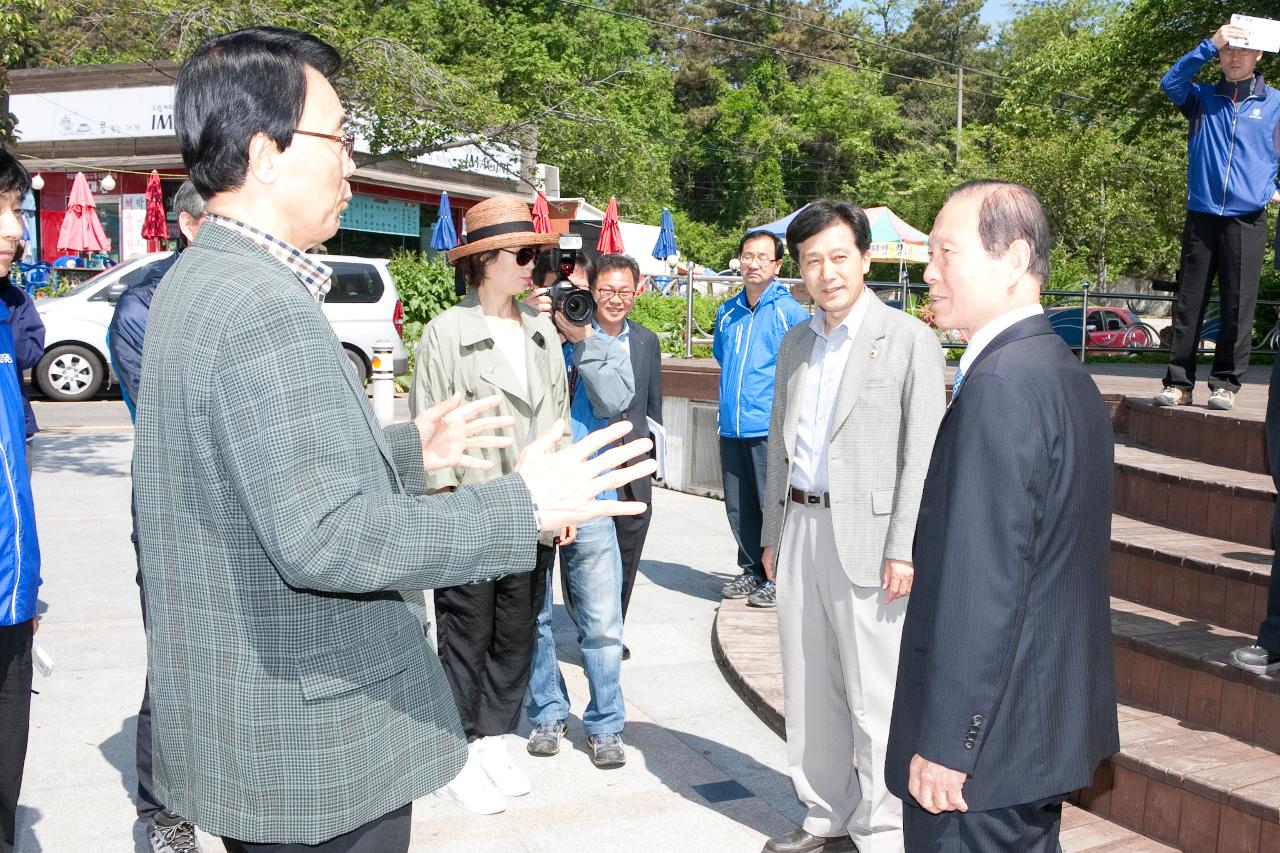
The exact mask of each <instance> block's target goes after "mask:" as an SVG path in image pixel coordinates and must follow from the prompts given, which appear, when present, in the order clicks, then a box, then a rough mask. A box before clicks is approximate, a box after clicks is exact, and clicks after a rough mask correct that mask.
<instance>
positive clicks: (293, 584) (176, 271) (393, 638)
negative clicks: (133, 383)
mask: <svg viewBox="0 0 1280 853" xmlns="http://www.w3.org/2000/svg"><path fill="white" fill-rule="evenodd" d="M425 485H426V484H425V481H424V477H423V472H422V457H421V448H420V445H419V442H418V440H417V431H416V429H415V428H414V427H413V426H412V425H411V424H403V425H399V426H396V427H391V428H388V429H386V430H383V429H382V428H380V427H379V426H378V423H377V421H376V420H375V419H374V416H373V413H372V411H371V409H370V407H369V404H368V400H367V398H366V396H365V393H364V389H362V388H361V387H360V386H359V385H358V384H357V382H356V379H355V376H354V372H353V371H352V370H351V369H350V368H349V367H348V366H347V360H346V358H345V356H344V354H343V351H342V347H341V345H340V344H339V342H338V340H337V338H336V337H335V336H334V334H333V331H332V329H331V328H330V326H329V324H328V323H327V322H326V320H325V318H324V315H323V314H322V313H321V310H320V306H319V305H318V304H317V303H316V302H315V301H314V300H313V299H312V297H311V296H310V295H309V294H308V293H307V291H306V290H305V289H304V288H303V286H302V284H301V283H300V282H299V281H298V279H297V278H296V277H295V276H294V275H293V273H292V272H290V270H289V269H288V268H287V267H286V266H285V265H284V264H283V263H282V262H281V261H279V260H277V259H275V258H273V257H271V256H270V255H269V254H268V253H266V252H265V251H263V250H262V249H261V248H258V247H256V246H254V245H252V244H250V243H249V242H247V241H246V240H244V239H243V238H242V237H239V236H237V235H235V234H233V233H232V232H231V231H229V230H227V229H224V228H220V227H219V226H217V225H216V224H214V223H208V224H206V225H205V227H204V228H202V229H201V230H200V234H199V237H198V238H197V239H196V241H195V243H194V245H192V246H191V247H190V248H189V249H188V250H187V251H185V252H183V254H182V257H181V258H180V259H179V260H178V262H177V263H176V264H175V265H174V268H173V269H172V270H171V271H170V272H169V274H168V275H166V276H165V278H164V280H163V282H162V283H161V285H160V287H159V288H158V291H157V293H156V297H155V301H154V302H153V304H152V308H151V316H150V320H149V328H148V330H147V337H146V347H145V351H144V353H143V364H142V381H141V386H140V391H139V400H138V421H137V440H136V446H135V449H134V495H135V499H136V501H137V512H138V527H139V537H140V540H141V549H142V573H143V578H144V587H145V590H146V596H147V608H148V612H147V617H148V623H147V628H148V631H147V639H148V668H149V678H150V687H151V700H152V706H153V714H154V718H153V731H154V750H155V756H154V760H155V770H154V772H155V783H156V793H157V794H158V795H159V798H160V800H161V801H162V802H164V803H165V804H166V805H167V806H168V807H169V808H170V809H172V810H173V811H176V812H178V813H179V814H182V815H184V816H186V817H188V818H190V819H192V820H194V821H195V822H196V823H197V824H199V825H200V826H201V827H202V828H203V829H205V830H207V831H208V832H211V833H213V834H215V835H222V836H227V837H231V838H235V839H238V840H241V841H251V842H290V843H304V844H315V843H318V842H320V841H324V840H326V839H329V838H332V837H334V836H337V835H340V834H342V833H345V832H347V831H349V830H351V829H353V828H355V827H357V826H359V825H361V824H363V823H366V822H368V821H370V820H373V819H375V818H377V817H380V816H381V815H383V814H385V813H387V812H389V811H392V810H394V809H396V808H399V807H400V806H402V805H404V804H405V803H408V802H410V801H411V800H413V799H415V798H417V797H421V796H423V795H424V794H426V793H428V792H430V791H432V790H434V789H436V788H438V787H440V786H441V785H443V784H445V783H447V782H448V781H449V780H450V779H451V778H452V777H453V776H454V775H456V773H457V772H458V770H459V769H460V768H461V766H462V764H463V761H464V758H465V752H466V749H465V746H466V745H465V741H464V739H463V737H462V734H461V730H460V728H459V724H458V716H457V712H456V710H455V709H454V704H453V699H452V696H451V694H450V691H449V687H448V685H447V683H446V682H445V679H444V674H443V671H442V670H441V668H440V662H439V659H438V658H437V657H436V655H435V654H434V652H433V651H432V649H431V647H430V645H429V644H428V643H427V639H426V636H425V631H424V625H425V623H424V606H423V598H422V593H421V592H420V590H422V589H425V588H431V587H435V586H454V585H458V584H465V583H468V582H472V581H475V580H477V579H479V578H481V577H485V576H496V575H501V574H505V573H508V572H512V571H528V570H529V569H531V568H532V567H533V563H534V550H535V543H536V542H537V530H536V529H535V526H534V520H533V512H532V505H531V503H530V500H529V495H528V491H527V490H526V489H525V488H524V485H523V482H522V481H521V480H520V479H519V478H518V477H517V476H510V477H504V478H501V479H498V480H494V481H492V482H490V483H486V484H484V485H482V486H476V487H469V488H464V489H461V490H459V491H458V492H457V493H455V494H454V495H451V496H441V497H426V496H424V495H423V493H424V491H425Z"/></svg>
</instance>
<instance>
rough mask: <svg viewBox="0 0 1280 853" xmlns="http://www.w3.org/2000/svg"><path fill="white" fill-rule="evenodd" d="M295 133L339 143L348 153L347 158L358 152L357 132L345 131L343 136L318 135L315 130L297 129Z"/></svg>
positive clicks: (294, 130)
mask: <svg viewBox="0 0 1280 853" xmlns="http://www.w3.org/2000/svg"><path fill="white" fill-rule="evenodd" d="M293 132H294V133H301V134H302V135H303V136H314V137H316V138H317V139H328V140H329V141H330V142H337V143H338V144H339V145H341V146H342V150H343V151H345V152H347V156H348V157H351V156H354V154H355V150H356V132H355V131H354V130H344V131H343V132H342V135H341V136H339V135H336V134H333V133H316V132H315V131H314V130H302V129H301V128H297V127H295V128H294V129H293Z"/></svg>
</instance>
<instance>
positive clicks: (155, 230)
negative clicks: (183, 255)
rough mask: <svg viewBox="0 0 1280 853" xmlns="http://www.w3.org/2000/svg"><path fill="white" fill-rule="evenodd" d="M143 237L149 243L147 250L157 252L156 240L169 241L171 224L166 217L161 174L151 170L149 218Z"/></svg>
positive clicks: (148, 179)
mask: <svg viewBox="0 0 1280 853" xmlns="http://www.w3.org/2000/svg"><path fill="white" fill-rule="evenodd" d="M142 236H143V238H144V239H145V240H146V241H147V249H148V250H149V251H152V252H154V251H156V250H157V247H156V246H155V245H154V243H155V241H156V240H168V239H169V223H168V222H167V221H166V220H165V215H164V193H163V191H162V190H161V189H160V173H159V172H157V171H156V170H154V169H152V170H151V177H149V178H147V218H146V220H145V221H144V222H143V223H142Z"/></svg>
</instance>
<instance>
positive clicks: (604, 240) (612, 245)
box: [596, 196, 623, 255]
mask: <svg viewBox="0 0 1280 853" xmlns="http://www.w3.org/2000/svg"><path fill="white" fill-rule="evenodd" d="M596 251H598V252H599V253H600V254H602V255H620V254H622V251H623V249H622V229H621V228H619V227H618V199H617V198H616V197H615V196H609V206H608V207H607V208H605V211H604V223H603V224H602V225H601V226H600V240H599V241H598V242H597V243H596Z"/></svg>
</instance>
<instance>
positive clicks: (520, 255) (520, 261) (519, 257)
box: [498, 246, 540, 267]
mask: <svg viewBox="0 0 1280 853" xmlns="http://www.w3.org/2000/svg"><path fill="white" fill-rule="evenodd" d="M498 251H499V252H506V253H507V254H509V255H515V256H516V265H517V266H522V267H525V266H528V265H529V264H531V263H533V262H534V261H535V260H537V258H538V255H539V253H540V250H539V249H538V247H536V246H521V247H520V248H519V249H499V250H498Z"/></svg>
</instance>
